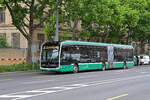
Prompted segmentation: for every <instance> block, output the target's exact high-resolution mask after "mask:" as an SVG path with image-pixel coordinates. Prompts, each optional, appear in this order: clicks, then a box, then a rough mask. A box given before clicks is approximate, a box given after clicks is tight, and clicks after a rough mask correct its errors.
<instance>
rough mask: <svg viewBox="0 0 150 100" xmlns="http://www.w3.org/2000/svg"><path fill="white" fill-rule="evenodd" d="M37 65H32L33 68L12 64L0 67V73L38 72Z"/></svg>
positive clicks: (24, 64)
mask: <svg viewBox="0 0 150 100" xmlns="http://www.w3.org/2000/svg"><path fill="white" fill-rule="evenodd" d="M39 68H40V67H39V64H34V67H32V64H29V65H28V64H26V63H20V64H13V65H9V66H2V65H1V66H0V73H2V72H14V71H29V70H39Z"/></svg>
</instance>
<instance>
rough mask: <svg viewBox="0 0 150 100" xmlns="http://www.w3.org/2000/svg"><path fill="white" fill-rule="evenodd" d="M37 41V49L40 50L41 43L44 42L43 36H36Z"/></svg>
mask: <svg viewBox="0 0 150 100" xmlns="http://www.w3.org/2000/svg"><path fill="white" fill-rule="evenodd" d="M37 40H38V47H39V49H40V48H41V45H42V43H43V42H44V41H45V36H44V34H40V33H39V34H38V35H37Z"/></svg>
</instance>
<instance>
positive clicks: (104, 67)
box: [102, 63, 106, 71]
mask: <svg viewBox="0 0 150 100" xmlns="http://www.w3.org/2000/svg"><path fill="white" fill-rule="evenodd" d="M105 70H106V66H105V63H103V64H102V71H105Z"/></svg>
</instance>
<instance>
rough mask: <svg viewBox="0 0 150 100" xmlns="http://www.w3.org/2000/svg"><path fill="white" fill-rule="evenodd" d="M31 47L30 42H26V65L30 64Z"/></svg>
mask: <svg viewBox="0 0 150 100" xmlns="http://www.w3.org/2000/svg"><path fill="white" fill-rule="evenodd" d="M31 47H32V41H31V40H28V48H27V55H26V56H27V57H26V63H27V64H31V63H32V51H31Z"/></svg>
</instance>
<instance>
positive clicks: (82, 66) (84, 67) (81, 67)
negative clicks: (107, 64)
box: [79, 63, 102, 71]
mask: <svg viewBox="0 0 150 100" xmlns="http://www.w3.org/2000/svg"><path fill="white" fill-rule="evenodd" d="M94 69H102V64H97V63H96V64H79V70H80V71H82V70H94Z"/></svg>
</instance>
